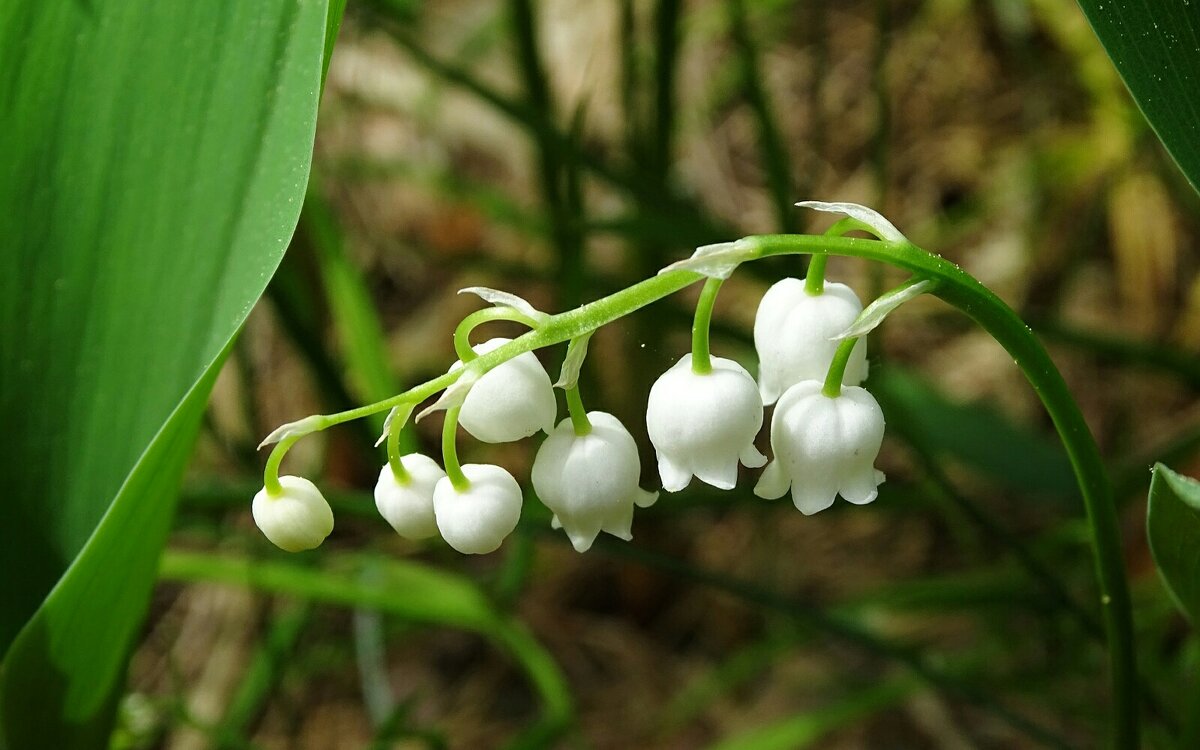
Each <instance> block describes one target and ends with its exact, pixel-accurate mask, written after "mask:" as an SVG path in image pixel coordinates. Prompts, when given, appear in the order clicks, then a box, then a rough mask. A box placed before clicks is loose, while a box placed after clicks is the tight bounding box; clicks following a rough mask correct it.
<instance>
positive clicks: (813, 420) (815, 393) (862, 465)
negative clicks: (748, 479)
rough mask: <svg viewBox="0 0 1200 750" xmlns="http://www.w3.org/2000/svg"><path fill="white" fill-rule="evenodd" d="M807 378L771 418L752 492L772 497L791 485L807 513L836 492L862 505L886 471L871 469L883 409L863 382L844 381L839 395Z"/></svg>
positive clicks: (818, 508)
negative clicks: (768, 456)
mask: <svg viewBox="0 0 1200 750" xmlns="http://www.w3.org/2000/svg"><path fill="white" fill-rule="evenodd" d="M822 387H823V384H822V383H819V382H817V381H815V380H806V381H804V382H802V383H797V384H796V385H794V386H792V387H791V388H789V389H788V390H787V391H786V392H785V393H784V394H783V397H782V398H780V399H779V404H778V405H777V406H776V407H775V416H774V417H773V418H772V420H771V449H772V450H773V451H774V452H775V458H774V460H773V461H771V463H770V464H768V465H767V468H766V470H765V471H763V474H762V477H760V478H759V480H758V485H757V486H756V487H755V488H754V494H756V495H758V496H759V497H765V498H769V499H774V498H777V497H783V495H785V494H786V493H787V491H788V489H789V488H790V489H791V491H792V501H793V502H794V503H795V504H796V508H797V509H798V510H799V511H800V512H801V513H804V514H805V515H812V514H813V513H816V512H818V511H822V510H825V509H826V508H828V507H829V506H831V505H833V501H834V499H835V498H836V497H837V495H838V494H841V496H842V497H844V498H846V500H848V501H850V502H852V503H854V504H856V505H865V504H867V503H869V502H871V501H872V500H874V499H875V497H876V496H877V495H878V494H879V493H878V487H879V483H880V482H882V481H883V479H884V476H883V473H882V472H880V471H876V470H875V458H876V456H878V455H879V446H880V445H881V444H882V443H883V411H882V410H881V409H880V408H879V404H878V403H877V402H876V401H875V397H874V396H872V395H871V394H870V393H868V392H867V391H866V389H864V388H859V387H857V386H844V387H843V388H842V392H841V395H839V396H835V397H830V396H826V395H825V394H824V393H822V391H821V389H822Z"/></svg>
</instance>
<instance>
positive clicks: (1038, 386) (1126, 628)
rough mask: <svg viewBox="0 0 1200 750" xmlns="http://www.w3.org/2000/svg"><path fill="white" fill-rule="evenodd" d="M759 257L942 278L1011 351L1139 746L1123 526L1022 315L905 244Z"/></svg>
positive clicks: (950, 293)
mask: <svg viewBox="0 0 1200 750" xmlns="http://www.w3.org/2000/svg"><path fill="white" fill-rule="evenodd" d="M748 241H749V242H751V243H753V244H754V245H755V247H756V248H757V249H758V250H759V253H760V254H761V257H765V256H772V255H785V254H791V253H803V252H818V253H830V254H836V255H848V256H855V257H860V258H869V259H872V260H879V261H883V262H885V263H890V264H892V265H895V266H899V267H901V268H905V269H908V270H909V271H913V272H914V273H918V274H920V275H922V276H924V277H927V278H931V279H934V280H935V281H938V282H939V283H938V285H937V288H936V289H934V290H933V291H932V292H931V293H932V294H934V295H936V296H937V297H940V298H941V299H943V300H944V301H946V302H948V303H949V304H951V305H953V306H954V307H957V308H959V309H960V310H962V311H963V312H964V313H966V314H967V315H968V316H970V317H971V318H972V319H973V320H974V321H975V322H976V323H978V324H979V325H980V326H982V327H983V329H984V330H986V331H987V332H988V333H989V334H990V335H991V336H992V338H994V339H995V340H996V341H997V342H998V343H999V344H1000V345H1001V346H1002V347H1004V349H1005V350H1007V352H1008V353H1009V355H1011V356H1012V358H1013V361H1015V362H1016V363H1017V366H1018V367H1020V368H1021V371H1022V373H1024V375H1025V377H1026V379H1027V380H1028V381H1029V383H1030V385H1031V386H1033V389H1034V391H1035V392H1037V394H1038V396H1039V397H1040V398H1041V400H1042V404H1043V405H1044V406H1045V408H1046V411H1047V412H1048V413H1049V414H1050V418H1051V420H1052V421H1053V422H1054V426H1055V428H1056V429H1057V430H1058V435H1059V438H1060V439H1061V441H1062V443H1063V446H1064V447H1065V448H1066V451H1067V455H1068V457H1069V458H1070V460H1071V465H1072V467H1073V468H1074V470H1075V479H1076V481H1077V482H1078V484H1079V490H1080V494H1081V495H1082V497H1083V503H1084V508H1085V509H1086V512H1087V520H1088V525H1089V527H1090V529H1091V536H1092V557H1093V562H1094V564H1095V568H1096V578H1097V582H1098V588H1099V590H1100V592H1099V593H1100V601H1099V604H1100V609H1101V611H1102V613H1103V616H1104V623H1105V632H1106V634H1107V636H1108V650H1109V663H1110V682H1111V686H1112V700H1113V711H1112V730H1113V733H1112V744H1113V746H1114V747H1119V748H1136V747H1138V745H1139V734H1138V680H1137V662H1136V654H1135V652H1134V638H1133V615H1132V609H1131V603H1130V597H1129V584H1128V582H1127V580H1126V571H1125V561H1124V558H1123V556H1122V552H1121V534H1120V526H1119V523H1118V520H1117V514H1116V507H1115V505H1114V503H1113V499H1112V491H1111V488H1110V487H1109V484H1108V476H1107V474H1106V472H1105V470H1104V463H1103V461H1102V460H1101V457H1100V451H1099V449H1098V448H1097V446H1096V442H1095V440H1094V439H1093V438H1092V434H1091V432H1090V431H1089V429H1088V426H1087V423H1086V422H1085V421H1084V418H1083V414H1082V413H1081V412H1080V411H1079V407H1078V405H1076V403H1075V399H1074V398H1073V397H1072V396H1071V392H1070V390H1069V389H1068V388H1067V385H1066V383H1065V382H1064V381H1063V378H1062V375H1061V374H1060V373H1059V372H1058V369H1057V368H1056V367H1055V366H1054V362H1053V360H1051V359H1050V355H1049V354H1047V353H1046V350H1045V349H1044V348H1043V347H1042V345H1041V343H1040V342H1039V341H1038V340H1037V337H1035V336H1034V335H1033V333H1032V332H1031V331H1030V330H1029V328H1028V327H1027V326H1026V325H1025V323H1024V322H1023V321H1022V320H1021V319H1020V317H1019V316H1018V315H1017V314H1016V313H1015V312H1013V310H1012V309H1011V308H1010V307H1009V306H1008V305H1006V304H1005V303H1004V301H1003V300H1001V299H1000V298H999V297H997V296H996V295H995V294H993V293H992V292H991V291H990V290H989V289H987V287H985V286H983V285H982V284H980V283H979V282H978V281H976V280H975V279H974V278H973V277H972V276H971V275H969V274H968V273H966V272H965V271H963V270H962V269H961V268H959V267H958V266H956V265H954V264H953V263H950V262H949V261H947V260H944V259H942V258H941V257H938V256H935V255H932V254H930V253H928V252H926V251H924V250H921V249H920V248H918V247H916V246H914V245H912V244H910V243H905V242H879V241H875V240H860V239H854V238H847V237H838V238H832V237H829V238H820V237H806V236H795V235H767V236H759V237H752V238H748Z"/></svg>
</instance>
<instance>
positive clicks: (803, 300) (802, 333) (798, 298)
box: [754, 279, 867, 406]
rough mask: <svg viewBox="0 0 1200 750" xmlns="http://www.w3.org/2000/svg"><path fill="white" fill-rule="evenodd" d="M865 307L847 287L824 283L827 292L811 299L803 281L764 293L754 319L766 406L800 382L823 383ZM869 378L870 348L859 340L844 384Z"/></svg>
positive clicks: (787, 282)
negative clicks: (842, 338) (840, 338)
mask: <svg viewBox="0 0 1200 750" xmlns="http://www.w3.org/2000/svg"><path fill="white" fill-rule="evenodd" d="M862 309H863V308H862V303H861V302H859V300H858V296H857V295H855V294H854V291H853V290H852V289H851V288H850V287H848V286H846V285H845V284H838V283H834V282H826V283H825V290H824V292H822V293H821V294H818V295H810V294H809V293H808V292H806V291H805V289H804V281H803V280H802V279H783V280H781V281H778V282H776V283H775V284H773V285H772V286H771V288H770V289H768V290H767V293H766V294H764V295H763V298H762V302H760V303H759V305H758V313H757V314H756V315H755V317H754V348H755V349H756V350H757V351H758V362H759V364H758V382H759V389H760V391H761V393H762V400H763V403H764V404H766V405H768V406H769V405H771V404H773V403H775V401H776V399H778V398H779V395H780V394H781V393H783V392H784V391H786V390H787V389H788V388H789V387H791V386H793V385H795V384H796V383H799V382H800V381H802V380H819V381H823V380H824V379H825V374H826V372H827V371H828V370H829V363H830V362H831V361H833V353H834V351H836V350H837V346H838V342H837V341H832V340H831V339H832V338H833V337H834V336H837V335H838V334H840V333H842V332H843V331H845V330H846V329H847V328H849V327H850V324H851V323H853V322H854V320H855V318H857V317H858V314H859V313H861V312H862ZM866 377H867V344H866V340H865V339H863V340H860V341H859V343H858V345H857V346H855V347H854V351H853V352H851V354H850V362H849V363H848V364H847V366H846V374H845V375H844V376H843V378H842V382H843V383H846V384H848V385H858V384H859V383H861V382H862V381H863V380H864V379H866Z"/></svg>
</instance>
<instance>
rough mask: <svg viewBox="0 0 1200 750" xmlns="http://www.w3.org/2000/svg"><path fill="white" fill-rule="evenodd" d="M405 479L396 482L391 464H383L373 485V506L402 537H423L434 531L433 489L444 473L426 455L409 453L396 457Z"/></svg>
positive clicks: (425, 537)
mask: <svg viewBox="0 0 1200 750" xmlns="http://www.w3.org/2000/svg"><path fill="white" fill-rule="evenodd" d="M400 463H401V464H402V465H403V466H404V469H405V471H407V472H408V481H407V482H403V483H402V482H399V481H397V480H396V475H395V473H394V472H393V471H392V467H391V466H389V465H388V464H384V466H383V469H381V470H380V472H379V481H378V482H376V484H375V507H376V508H378V509H379V514H380V515H381V516H383V517H384V519H385V520H386V521H387V522H388V523H389V524H391V526H392V528H393V529H395V530H396V533H397V534H399V535H400V536H402V537H404V538H405V539H414V540H415V539H427V538H429V537H431V536H435V535H436V534H437V533H438V529H437V521H436V520H435V519H434V516H433V488H434V487H436V486H437V483H438V482H439V481H440V480H441V479H442V478H443V477H445V476H446V472H444V471H442V467H440V466H438V465H437V462H436V461H434V460H433V459H432V458H430V457H429V456H423V455H421V454H420V453H410V454H408V455H407V456H403V457H401V459H400Z"/></svg>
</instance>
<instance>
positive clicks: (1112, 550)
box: [264, 219, 1139, 748]
mask: <svg viewBox="0 0 1200 750" xmlns="http://www.w3.org/2000/svg"><path fill="white" fill-rule="evenodd" d="M839 226H840V227H842V228H843V229H842V230H839V231H850V229H865V230H867V231H871V232H872V233H876V230H874V229H872V228H871V227H870V226H868V225H866V224H863V223H862V222H860V221H858V220H854V219H852V220H843V221H842V222H838V224H837V225H835V227H839ZM741 242H742V243H744V244H742V245H741V246H742V247H745V248H748V252H747V257H746V258H744V259H743V262H744V260H754V259H756V258H763V257H772V256H777V255H797V254H811V255H813V257H814V261H816V262H817V264H818V265H817V267H818V269H819V268H820V265H819V262H820V261H819V259H821V258H823V257H825V256H828V255H840V256H848V257H857V258H863V259H867V260H873V261H878V262H883V263H887V264H890V265H893V266H896V267H898V268H902V269H905V270H908V271H910V272H912V273H914V274H917V275H918V276H920V277H922V278H925V279H930V280H932V281H933V282H935V284H936V286H935V287H934V288H933V289H932V290H931V291H930V293H932V294H934V295H935V296H937V297H939V298H940V299H942V300H943V301H945V302H947V303H949V304H950V305H952V306H954V307H957V308H958V309H960V310H961V311H963V312H964V313H966V314H967V315H968V316H969V317H971V318H972V319H973V320H974V321H975V322H976V323H978V324H979V325H980V326H981V327H983V329H984V330H986V331H987V332H988V333H989V334H990V335H991V336H992V337H993V338H994V339H995V340H996V341H997V342H998V343H999V344H1000V345H1001V346H1003V347H1004V348H1005V350H1006V351H1008V353H1009V354H1010V355H1011V356H1012V358H1013V360H1014V361H1015V362H1016V363H1017V366H1018V367H1020V368H1021V371H1022V372H1023V373H1024V375H1025V377H1026V379H1027V380H1028V381H1029V383H1030V385H1031V386H1032V387H1033V389H1034V390H1035V392H1036V393H1037V394H1038V396H1039V397H1040V398H1041V400H1042V403H1043V405H1044V406H1045V408H1046V410H1047V412H1048V413H1049V415H1050V417H1051V419H1052V421H1053V422H1054V425H1055V428H1056V429H1057V431H1058V434H1059V437H1060V439H1061V441H1062V443H1063V445H1064V447H1065V448H1066V452H1067V455H1068V457H1069V459H1070V461H1071V465H1072V467H1073V469H1074V471H1075V476H1076V480H1077V482H1078V484H1079V489H1080V494H1081V495H1082V498H1083V502H1084V507H1085V510H1086V514H1087V521H1088V524H1089V527H1090V530H1091V537H1092V555H1093V562H1094V565H1095V570H1096V577H1097V581H1098V588H1099V605H1100V608H1101V611H1102V613H1103V619H1104V622H1105V630H1106V634H1107V638H1108V649H1109V661H1110V669H1111V672H1110V679H1111V686H1112V696H1113V712H1112V716H1113V719H1112V721H1113V735H1112V743H1113V745H1114V746H1116V747H1122V748H1125V747H1130V748H1132V747H1137V745H1138V742H1139V734H1138V711H1137V708H1138V694H1137V692H1138V681H1137V671H1136V659H1135V653H1134V647H1133V644H1134V640H1133V619H1132V613H1131V602H1130V595H1129V588H1128V582H1127V580H1126V571H1125V563H1124V559H1123V556H1122V552H1121V538H1120V530H1119V525H1118V520H1117V514H1116V509H1115V505H1114V504H1113V500H1112V492H1111V488H1110V486H1109V483H1108V477H1107V474H1106V472H1105V469H1104V465H1103V462H1102V460H1101V457H1100V453H1099V449H1098V448H1097V446H1096V443H1095V440H1094V439H1093V438H1092V435H1091V432H1090V431H1089V429H1088V426H1087V423H1086V422H1085V420H1084V418H1083V415H1082V413H1081V412H1080V410H1079V407H1078V405H1077V404H1076V403H1075V401H1074V399H1073V397H1072V396H1071V393H1070V391H1069V389H1068V388H1067V386H1066V383H1065V382H1064V381H1063V378H1062V376H1061V374H1060V373H1059V372H1058V370H1057V368H1056V367H1055V366H1054V362H1053V361H1052V360H1051V359H1050V356H1049V355H1048V354H1047V352H1046V350H1045V349H1044V348H1043V347H1042V345H1041V343H1040V342H1039V341H1038V340H1037V338H1036V337H1035V336H1034V335H1033V333H1032V332H1031V331H1030V330H1029V329H1028V327H1027V326H1026V325H1025V324H1024V322H1023V321H1022V320H1021V319H1020V317H1019V316H1017V314H1016V313H1015V312H1013V310H1012V309H1011V308H1009V307H1008V305H1006V304H1005V303H1004V302H1003V301H1002V300H1001V299H1000V298H999V297H997V296H996V295H995V294H994V293H992V292H991V291H990V290H988V289H987V288H986V287H985V286H983V285H982V284H981V283H979V282H978V281H977V280H975V279H974V278H973V277H972V276H971V275H969V274H968V273H966V272H965V271H963V270H962V269H961V268H959V267H958V266H956V265H954V264H953V263H951V262H949V261H947V260H944V259H943V258H941V257H939V256H936V255H933V254H931V253H929V252H927V251H925V250H922V249H920V248H918V247H916V246H915V245H913V244H912V243H910V242H907V241H904V240H903V239H889V240H878V239H859V238H853V237H844V236H833V235H829V236H812V235H760V236H754V237H748V238H745V239H744V240H742V241H741ZM810 275H811V268H810ZM701 278H704V277H703V276H702V275H701V274H699V273H697V272H695V271H691V270H684V269H680V270H669V271H665V272H663V273H660V274H659V275H657V276H654V277H652V278H649V279H646V280H644V281H642V282H639V283H637V284H634V285H633V286H631V287H628V288H626V289H623V290H621V291H619V292H616V293H614V294H611V295H609V296H607V297H604V298H602V299H599V300H596V301H594V302H591V303H588V304H586V305H583V306H581V307H578V308H575V309H574V310H570V311H567V312H564V313H561V314H558V315H554V316H549V317H547V318H546V319H545V320H544V321H540V322H538V324H537V327H536V328H535V329H534V330H531V331H529V332H527V333H525V334H524V335H522V336H520V337H519V338H517V339H515V340H513V341H511V342H509V343H506V344H504V345H503V346H500V347H498V348H496V349H494V350H492V351H489V352H487V353H486V354H481V355H478V358H477V360H476V363H477V365H478V366H479V367H480V368H482V369H483V370H484V371H486V370H488V369H490V368H492V367H495V366H496V365H498V364H501V363H503V362H506V361H508V360H509V359H512V358H513V357H515V356H517V355H518V354H521V353H523V352H528V351H532V350H534V349H538V348H542V347H546V346H551V345H553V344H558V343H562V342H565V341H568V340H570V339H573V338H577V337H579V336H582V335H585V334H588V333H590V332H592V331H595V330H596V329H597V328H600V327H601V326H603V325H605V324H607V323H610V322H612V321H614V320H616V319H618V318H621V317H623V316H625V315H628V314H630V313H632V312H634V311H635V310H638V309H640V308H641V307H644V306H646V305H648V304H650V303H652V302H655V301H657V300H659V299H662V298H663V297H666V296H668V295H670V294H673V293H675V292H677V291H679V290H681V289H683V288H684V287H687V286H690V285H691V284H693V283H695V282H696V281H698V280H700V279H701ZM717 287H719V282H714V281H709V282H708V283H706V290H705V291H706V292H708V294H705V293H702V295H701V298H702V303H703V302H704V301H705V299H706V298H708V304H709V309H708V310H707V311H706V312H703V313H701V311H700V310H699V309H698V310H697V325H696V326H695V327H694V328H693V336H694V339H693V346H694V349H693V352H694V354H695V355H697V358H699V356H702V355H707V353H708V346H707V344H708V340H707V328H708V321H709V318H710V316H711V298H713V297H715V295H716V290H717ZM481 312H484V311H481ZM489 312H490V311H489ZM492 316H496V317H492ZM498 317H499V316H498V315H497V314H496V313H490V315H489V316H482V315H481V316H480V317H479V318H476V320H479V321H480V322H482V321H483V320H484V319H488V320H491V319H498ZM464 322H465V321H464ZM701 323H703V325H700V324H701ZM461 328H462V327H461V326H460V329H461ZM701 329H702V330H703V331H704V333H703V334H698V331H699V330H701ZM468 333H469V331H468ZM465 336H466V334H464V335H463V338H464V341H465ZM697 338H699V340H700V346H699V347H696V346H695V344H696V340H697ZM457 339H458V336H457V334H456V348H458V347H457ZM846 348H847V350H849V349H850V345H849V344H847V345H846ZM469 349H470V347H469V346H466V347H465V350H463V351H460V356H461V355H462V354H464V353H466V350H469ZM472 354H473V352H472ZM847 356H848V352H847ZM464 361H465V359H464ZM699 366H700V367H703V364H700V365H699ZM709 367H711V364H710V365H709ZM831 369H832V368H831ZM699 371H700V370H697V372H699ZM461 375H462V370H461V369H459V370H456V371H452V372H449V373H446V374H445V375H442V376H440V377H438V378H434V379H433V380H430V381H428V382H426V383H423V384H421V385H419V386H415V387H414V388H411V389H409V390H408V391H405V392H404V393H401V394H398V395H396V396H393V397H392V398H389V399H385V400H383V401H380V402H377V403H374V404H369V405H366V406H362V407H358V408H356V409H351V410H348V411H345V412H340V413H337V414H331V415H325V416H323V417H322V418H321V419H320V420H318V421H317V422H316V428H315V429H316V430H321V429H326V428H328V427H331V426H333V425H336V424H341V423H343V422H346V421H350V420H352V419H358V418H361V417H365V416H368V415H370V414H375V413H377V412H381V411H385V410H387V409H390V408H392V407H393V406H396V405H398V404H401V403H405V402H410V403H418V402H420V401H423V400H425V399H426V398H428V397H430V396H432V395H434V394H435V393H437V392H439V391H441V390H443V389H445V388H447V387H448V386H450V385H452V384H453V383H454V382H456V381H457V380H458V378H459V377H460V376H461ZM456 416H457V415H456V413H454V410H451V413H448V414H447V427H446V429H445V430H444V432H443V446H444V447H445V446H446V444H447V442H449V447H450V449H449V450H448V451H447V453H446V459H447V460H446V469H447V472H448V474H449V475H450V477H451V481H452V482H454V483H455V487H458V486H459V484H463V485H464V486H465V485H466V484H467V480H466V477H465V475H463V473H462V471H461V468H459V467H458V462H457V456H456V455H455V453H454V447H453V438H454V429H453V427H454V425H455V423H456V421H457V420H456V419H455V418H453V417H456ZM298 439H299V436H295V437H288V438H285V439H283V440H282V441H281V442H280V443H278V444H277V445H276V446H275V448H274V450H273V451H272V453H271V456H270V457H269V458H268V461H267V466H266V470H265V476H264V484H265V487H266V490H267V492H268V493H278V492H280V488H279V487H280V485H279V478H278V472H279V465H280V462H281V461H282V458H283V456H284V454H286V452H287V450H288V449H289V448H290V447H291V445H292V444H294V443H295V441H296V440H298ZM452 466H453V469H454V471H453V472H452V471H451V469H452Z"/></svg>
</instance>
